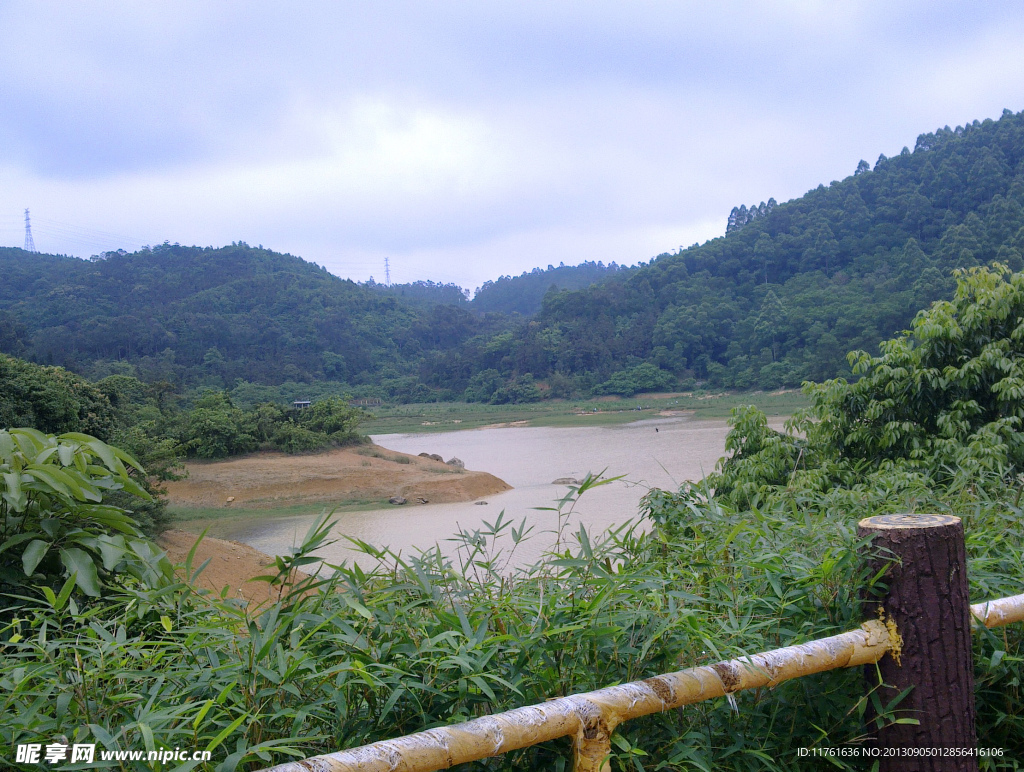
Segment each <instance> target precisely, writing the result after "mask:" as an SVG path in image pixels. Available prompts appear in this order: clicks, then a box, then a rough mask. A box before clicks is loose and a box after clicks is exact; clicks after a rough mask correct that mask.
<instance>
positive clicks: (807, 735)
mask: <svg viewBox="0 0 1024 772" xmlns="http://www.w3.org/2000/svg"><path fill="white" fill-rule="evenodd" d="M589 484H590V483H589V482H588V483H586V484H585V485H584V486H581V487H582V488H586V487H587V486H588V485H589ZM807 503H808V504H810V503H811V502H807ZM927 503H928V505H929V506H930V508H932V509H936V510H942V511H949V506H950V505H949V502H943V501H941V500H940V499H933V500H931V501H928V502H927ZM648 507H649V511H650V513H651V515H652V516H653V517H654V518H655V520H656V521H657V522H658V523H659V526H658V528H657V530H656V531H655V532H654V534H653V535H652V536H646V535H643V534H640V533H639V532H638V531H637V530H636V529H635V528H634V527H631V526H625V527H623V528H622V529H620V530H619V531H618V532H616V533H614V534H611V535H610V536H609V537H608V538H607V539H604V540H599V541H595V540H592V539H591V538H590V536H589V535H588V534H587V533H586V531H584V530H580V531H579V532H577V534H576V535H575V537H574V538H572V539H563V540H562V543H561V545H560V546H559V548H558V551H557V552H553V553H551V554H549V555H548V556H547V557H546V558H545V559H544V560H543V561H542V562H541V563H538V564H537V565H535V566H532V567H528V568H523V569H519V570H514V571H509V570H508V565H509V560H510V558H511V559H513V560H514V549H515V545H516V543H517V542H518V541H520V540H521V539H522V538H525V534H524V533H523V526H522V525H520V526H519V527H518V528H515V527H513V526H512V525H510V524H509V523H508V521H505V520H504V519H501V518H499V521H498V522H496V523H494V524H493V527H492V528H490V529H488V530H487V531H485V532H482V533H472V534H470V533H464V534H462V535H461V536H460V539H459V541H458V542H457V546H458V548H459V549H458V553H457V555H456V557H455V559H454V560H449V559H447V558H445V557H443V556H442V555H441V554H440V552H439V551H436V550H435V551H431V552H428V553H426V554H424V555H421V556H419V557H417V558H414V559H403V558H399V557H397V556H395V555H392V554H390V553H387V552H381V551H378V550H375V549H374V548H372V547H370V546H369V545H363V548H364V550H365V551H366V552H367V553H368V560H367V562H368V563H374V564H376V565H377V567H376V568H374V569H372V570H362V569H360V568H358V567H355V566H344V567H340V568H339V569H338V570H337V571H335V572H334V573H332V574H331V575H330V578H328V579H323V580H321V579H310V580H307V581H305V582H301V583H299V584H297V585H295V586H291V587H290V586H288V585H287V584H284V583H283V581H282V580H283V579H284V578H285V577H287V576H289V575H290V574H291V571H292V569H293V567H297V566H302V565H303V564H304V563H305V561H306V560H308V559H309V555H308V553H309V552H310V551H311V550H313V549H315V548H316V547H318V546H320V545H321V544H322V543H323V541H324V540H325V538H326V536H327V531H326V527H325V526H322V527H319V528H316V527H314V528H313V529H311V533H310V534H309V535H308V536H307V539H306V543H305V545H304V546H303V547H302V548H300V549H298V550H296V551H295V554H294V555H292V556H290V557H288V558H281V559H280V561H279V565H278V568H279V571H278V572H277V575H276V576H274V577H271V579H272V581H274V582H275V583H277V584H278V585H279V586H280V587H281V599H280V601H279V602H278V603H276V604H274V605H272V606H270V607H267V608H263V609H256V610H246V609H243V608H241V607H240V606H238V605H237V604H236V603H235V602H232V601H227V600H224V599H221V598H216V597H210V596H208V595H204V594H202V593H200V592H197V591H196V590H195V589H194V588H193V586H192V585H191V584H189V583H187V582H175V581H174V580H172V579H171V578H169V577H168V576H167V575H166V574H165V573H161V572H159V571H152V572H150V573H149V574H148V575H147V576H144V577H143V578H142V580H141V581H137V582H131V583H126V584H123V585H121V586H112V587H110V588H108V590H107V591H106V592H104V594H103V597H102V598H101V599H100V600H98V601H89V600H88V599H87V598H85V597H83V596H82V595H81V594H79V593H77V592H62V593H60V594H59V595H58V596H54V595H53V594H52V593H40V592H38V591H35V590H33V589H32V588H31V587H29V586H26V587H25V588H24V590H23V593H22V595H21V597H19V598H12V599H11V601H10V602H11V604H12V605H11V607H10V609H9V614H10V616H9V617H8V619H9V620H11V621H9V623H8V625H7V627H6V629H5V630H4V631H3V638H4V645H3V647H2V656H0V700H2V709H0V715H2V716H3V719H2V721H0V726H2V727H3V729H0V732H2V733H3V734H2V735H0V737H2V742H0V746H2V747H0V754H6V753H8V752H9V750H10V748H11V744H15V743H19V742H28V741H40V740H42V741H44V742H45V741H47V740H48V739H50V738H56V737H59V736H65V737H67V738H68V739H69V740H71V741H72V742H83V741H84V742H97V743H99V745H100V746H101V747H106V748H122V749H141V748H159V747H170V748H175V747H182V748H185V747H190V748H191V747H194V748H197V749H210V750H212V751H213V752H214V762H213V763H211V764H210V765H209V767H208V768H209V769H216V770H232V769H259V768H262V767H263V766H266V765H269V763H271V762H272V761H282V760H285V759H287V758H289V757H294V756H306V755H312V754H315V753H321V752H326V751H330V750H335V749H338V748H342V747H352V746H355V745H359V744H362V743H366V742H371V741H374V740H378V739H384V738H387V737H393V736H396V735H401V734H405V733H410V732H414V731H419V730H421V729H424V728H428V727H431V726H438V725H443V724H448V723H452V722H457V721H462V720H465V719H468V718H472V717H476V716H480V715H484V714H487V713H491V712H495V711H500V710H506V709H509V708H512V707H517V706H520V705H525V704H531V703H536V702H543V701H544V700H545V699H547V698H549V697H552V696H560V695H564V694H570V693H573V692H579V691H585V690H589V689H594V688H598V687H601V686H605V685H609V684H612V683H617V682H624V681H628V680H634V679H639V678H644V677H647V676H650V675H653V674H656V673H659V672H667V671H671V670H675V669H678V668H680V667H684V666H688V665H692V664H700V663H708V662H714V661H717V660H719V659H722V658H726V657H730V656H735V655H737V654H740V653H743V652H748V653H749V652H753V651H760V650H764V649H766V648H772V647H776V646H784V645H788V644H792V643H797V642H800V641H804V640H808V639H812V638H817V637H821V636H824V635H829V634H833V633H836V632H840V631H843V630H846V629H850V628H852V627H855V626H856V625H857V624H858V623H859V621H860V619H861V616H862V610H861V609H860V607H859V603H858V600H857V590H858V588H860V587H862V586H864V585H865V584H867V583H868V580H867V577H865V576H864V575H863V573H862V571H861V569H860V567H859V566H860V564H859V562H858V561H857V559H856V558H855V552H854V548H855V547H856V539H855V536H854V532H853V531H854V527H855V526H854V519H852V518H850V517H849V513H848V512H847V511H846V510H845V509H843V508H841V507H840V508H821V509H816V508H815V507H813V506H810V507H806V508H805V507H797V506H795V505H793V506H782V505H776V506H773V507H771V508H768V509H760V508H757V509H752V510H748V511H744V512H738V511H736V510H735V509H732V508H729V507H728V506H723V505H721V504H718V503H716V502H710V503H709V502H708V501H707V500H706V498H705V496H704V495H703V494H702V493H701V492H700V491H698V490H696V489H690V490H687V491H684V492H682V493H680V494H663V493H658V494H655V495H652V496H651V497H650V498H649V500H648ZM890 508H891V504H890V502H889V500H888V496H887V493H886V491H885V490H884V489H879V490H877V491H875V492H874V494H873V495H865V496H864V497H863V500H862V502H861V508H860V509H859V511H858V513H857V514H858V515H870V514H873V513H875V512H880V511H888V510H889V509H890ZM955 511H957V512H958V513H959V514H961V515H966V516H967V518H968V523H969V524H970V527H969V531H968V532H969V534H970V540H969V545H968V548H969V552H970V555H971V571H972V573H971V580H972V594H973V595H974V597H977V598H980V597H991V596H997V595H1005V594H1009V593H1010V592H1013V591H1015V590H1016V589H1019V577H1020V576H1021V570H1022V565H1021V554H1022V551H1024V545H1022V540H1021V533H1020V526H1019V522H1020V518H1021V516H1022V513H1021V511H1020V510H1019V509H1017V508H1015V507H1009V506H1005V505H1002V504H999V503H998V502H996V501H993V500H990V499H985V498H978V499H976V500H974V501H972V502H970V503H969V504H968V503H967V502H965V501H960V502H958V505H957V507H956V510H955ZM993 534H1002V535H1003V538H1002V540H996V539H993V538H992V536H993ZM497 545H503V548H504V549H502V547H499V546H497ZM570 545H571V546H570ZM510 553H511V554H510ZM370 557H372V558H373V560H372V561H371V560H369V558H370ZM378 561H379V562H378ZM197 570H198V567H196V566H194V565H191V564H189V565H187V567H186V572H187V575H188V576H190V577H194V576H195V574H196V573H197ZM317 584H320V586H319V587H317V586H316V585H317ZM12 617H13V618H12ZM1021 655H1022V650H1021V635H1020V631H1018V630H1008V631H1003V632H1000V633H999V634H998V635H993V634H979V635H978V637H977V639H976V662H977V663H978V664H977V669H978V676H979V692H978V697H979V708H980V712H981V718H982V725H981V731H982V735H981V736H983V737H985V738H986V744H988V745H991V746H1002V747H1004V748H1006V749H1007V753H1008V756H1009V757H1010V758H1013V757H1014V756H1018V757H1019V754H1020V753H1022V752H1024V743H1022V740H1021V738H1022V737H1024V715H1022V708H1021V705H1022V699H1021V698H1022V697H1024V695H1021V693H1020V679H1021V675H1022V672H1021V671H1022V667H1021ZM865 705H866V702H865V698H864V689H863V681H862V674H861V672H860V671H839V672H834V673H828V674H822V675H819V676H811V677H807V678H802V679H798V680H797V681H793V682H790V683H787V684H784V685H782V686H780V687H778V688H776V689H773V690H764V691H761V692H756V693H741V694H737V695H736V696H735V703H731V702H730V701H728V700H724V699H723V700H715V701H712V702H708V703H702V704H700V705H696V706H692V707H689V708H686V709H683V710H680V711H673V712H671V713H668V714H662V715H656V716H651V717H648V718H645V719H640V720H637V721H632V722H628V723H627V724H625V725H623V726H622V727H620V730H619V732H618V734H617V736H616V744H615V752H616V759H615V764H614V768H615V769H635V770H645V769H649V770H655V769H704V770H710V769H715V770H719V769H725V770H762V769H780V770H781V769H794V768H800V764H799V760H798V759H797V757H796V749H797V748H800V747H809V746H823V745H835V744H839V743H846V742H857V741H858V739H859V738H861V737H862V736H863V732H864V728H863V725H862V719H863V713H864V708H865ZM568 758H569V753H568V744H567V742H555V743H550V744H547V745H545V746H541V747H537V748H533V749H528V750H524V751H522V752H519V753H516V754H510V755H508V756H506V757H503V758H501V759H496V760H490V761H487V762H480V763H479V764H475V765H469V766H470V767H472V768H480V769H485V768H486V769H564V768H566V767H565V765H566V764H567V763H571V762H567V759H568ZM125 768H129V769H139V770H143V769H147V768H148V767H146V766H145V765H142V764H139V765H136V766H135V767H132V766H131V765H127V764H126V765H125ZM175 768H178V769H187V768H188V766H181V767H175ZM1008 768H1012V767H1008Z"/></svg>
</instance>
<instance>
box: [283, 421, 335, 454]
mask: <svg viewBox="0 0 1024 772" xmlns="http://www.w3.org/2000/svg"><path fill="white" fill-rule="evenodd" d="M270 442H271V445H272V446H273V447H274V448H275V449H276V450H283V451H284V452H285V453H307V452H310V451H314V450H322V449H324V448H326V447H327V446H328V445H329V444H330V438H328V436H327V435H326V434H324V433H323V432H314V431H310V430H309V429H306V428H304V427H302V426H296V425H295V424H292V423H285V424H282V425H281V426H280V427H279V428H278V430H277V431H276V432H275V433H274V436H273V437H272V438H271V441H270Z"/></svg>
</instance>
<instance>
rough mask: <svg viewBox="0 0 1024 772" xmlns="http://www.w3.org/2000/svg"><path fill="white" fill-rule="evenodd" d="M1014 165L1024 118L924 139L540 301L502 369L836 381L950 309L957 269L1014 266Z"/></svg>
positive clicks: (1018, 198)
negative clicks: (714, 233) (703, 238)
mask: <svg viewBox="0 0 1024 772" xmlns="http://www.w3.org/2000/svg"><path fill="white" fill-rule="evenodd" d="M1022 159H1024V113H1018V114H1012V113H1010V112H1008V111H1004V113H1003V116H1002V118H1001V119H1000V120H998V121H992V120H986V121H984V122H978V121H975V122H974V123H972V124H969V125H966V126H963V127H957V128H956V129H955V130H950V129H949V128H948V127H947V128H944V129H941V130H939V131H936V132H934V133H932V134H923V135H921V136H920V137H918V139H917V143H916V146H915V148H914V150H913V151H911V150H910V149H908V148H905V149H904V150H903V152H902V153H901V154H900V155H898V156H895V157H893V158H885V157H884V156H883V157H879V159H878V161H877V162H876V163H875V164H874V167H873V168H872V167H871V166H870V165H869V164H867V163H866V162H864V161H861V163H860V164H859V165H858V166H857V169H856V171H855V173H854V174H853V175H851V176H850V177H848V178H846V179H845V180H842V181H841V182H833V183H831V184H830V185H829V186H828V187H825V186H819V187H818V188H817V189H815V190H812V191H810V192H809V193H807V194H806V195H805V196H803V197H802V198H799V199H796V200H794V201H790V202H788V203H784V204H780V205H777V206H774V207H768V206H765V207H763V208H758V216H753V217H752V216H751V215H750V212H751V210H745V211H741V210H739V209H737V210H734V211H733V214H732V216H731V217H730V229H729V232H728V233H727V234H726V235H725V236H724V237H722V238H718V239H715V240H714V241H711V242H708V243H706V244H704V245H703V246H700V247H693V248H690V249H688V250H685V251H683V252H681V253H678V254H665V255H661V256H659V257H658V258H657V259H656V260H655V261H654V262H653V263H652V264H651V265H649V266H645V267H643V268H641V269H640V270H638V271H636V272H634V273H632V274H631V275H630V276H629V278H628V279H627V280H626V281H624V282H607V283H604V284H601V285H599V286H597V287H593V288H590V289H586V290H581V291H577V292H562V293H559V294H558V295H549V296H548V297H546V298H545V301H544V308H543V310H542V312H541V313H540V315H539V316H538V318H537V322H538V323H537V324H535V325H530V326H528V327H525V328H524V330H523V335H522V336H521V337H519V338H517V339H516V340H514V341H509V344H508V348H509V352H508V353H509V356H510V357H511V358H512V360H513V361H514V362H515V366H516V368H517V369H518V370H520V371H523V372H525V371H529V372H531V373H533V374H534V375H535V376H541V377H543V376H545V375H547V374H549V373H552V372H556V371H557V372H562V373H566V374H592V375H591V376H590V380H591V381H593V380H595V379H596V377H606V375H607V374H608V373H609V372H611V371H613V370H618V369H621V368H625V367H630V366H633V365H636V364H638V363H640V362H650V363H654V364H656V365H658V366H659V367H660V368H662V369H663V370H665V371H667V372H669V373H671V374H673V375H676V376H680V377H685V376H687V375H692V376H694V377H696V378H698V379H709V380H710V381H711V382H712V383H714V384H717V385H723V386H736V387H748V386H753V385H761V386H765V387H774V386H782V385H791V384H797V383H799V382H800V381H801V380H803V379H805V378H810V379H822V378H826V377H831V376H834V375H836V374H837V373H839V372H842V371H845V362H844V355H845V353H846V351H847V350H849V349H851V348H863V349H868V350H874V349H875V347H876V346H877V343H878V341H880V340H882V339H883V338H886V337H888V336H889V335H891V334H892V333H893V332H895V331H898V330H901V329H905V328H907V327H908V326H909V323H910V320H911V318H912V315H913V313H914V312H915V311H916V310H917V309H919V308H922V307H925V306H927V304H928V303H929V302H931V301H933V300H935V299H937V298H940V297H944V296H946V295H948V294H949V293H950V292H951V291H952V287H953V280H952V278H951V271H952V269H954V268H956V267H968V266H973V265H978V264H981V263H988V262H989V261H992V260H999V261H1002V262H1004V263H1006V264H1008V265H1009V266H1011V267H1013V268H1015V269H1018V268H1020V267H1021V266H1022V260H1021V252H1022V249H1024V230H1022V226H1024V209H1022V204H1024V163H1022ZM744 215H746V216H744Z"/></svg>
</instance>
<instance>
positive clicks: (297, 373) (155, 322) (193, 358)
mask: <svg viewBox="0 0 1024 772" xmlns="http://www.w3.org/2000/svg"><path fill="white" fill-rule="evenodd" d="M0 276H2V277H3V281H2V282H0V350H2V351H5V352H7V353H11V354H15V355H18V356H25V357H27V358H30V359H33V360H34V361H36V362H40V363H44V364H57V365H62V366H66V367H69V368H71V369H74V370H77V371H80V372H84V373H86V374H89V375H93V376H102V375H105V374H108V373H109V372H122V371H123V366H130V367H131V368H133V369H134V372H136V373H137V374H138V375H139V376H140V377H142V378H143V379H145V380H149V381H154V380H167V381H171V382H176V383H182V384H185V385H196V384H204V385H209V386H214V387H225V386H226V387H230V386H231V385H233V384H234V383H235V382H236V380H238V379H243V380H247V381H252V382H258V383H268V384H276V383H281V382H283V381H288V380H291V381H310V380H325V379H326V380H334V381H339V382H345V383H349V384H361V383H373V384H374V385H376V386H380V385H382V384H384V385H385V386H386V388H387V389H388V390H389V393H390V394H391V395H393V396H396V397H399V398H408V399H414V398H429V397H430V394H429V392H427V391H426V390H425V389H424V388H423V387H422V386H419V382H418V379H417V377H416V375H415V368H416V366H417V364H418V363H419V361H420V360H421V359H422V358H423V357H424V356H426V355H427V354H428V353H429V352H431V351H438V350H441V351H443V350H447V349H450V348H452V347H454V346H457V345H458V344H460V343H462V342H464V341H465V339H466V338H467V337H468V336H469V335H470V334H479V333H481V332H483V333H486V332H487V331H488V330H489V327H488V325H489V324H490V322H489V321H488V319H487V318H480V317H478V315H476V314H471V313H470V312H468V311H465V310H461V309H458V308H455V307H451V306H446V305H439V306H435V307H430V308H414V307H412V306H410V305H408V304H405V303H402V302H401V301H400V300H399V299H396V298H393V297H387V296H382V295H380V294H379V293H377V292H374V291H373V290H371V289H369V288H367V287H364V286H360V285H358V284H355V283H353V282H351V281H347V280H343V279H339V278H338V277H336V276H333V275H332V274H330V273H328V272H327V271H326V270H324V269H322V268H319V267H317V266H316V265H314V264H312V263H307V262H305V261H303V260H301V259H299V258H297V257H293V256H291V255H281V254H277V253H274V252H271V251H268V250H263V249H254V248H251V247H249V246H247V245H245V244H236V245H232V246H230V247H223V248H220V249H212V248H199V247H182V246H178V245H169V244H164V245H162V246H158V247H154V248H152V249H148V250H143V251H141V252H136V253H133V254H123V253H107V254H106V255H105V256H104V257H103V258H102V259H93V260H80V259H77V258H71V257H59V256H53V255H41V254H34V253H28V252H24V251H23V250H20V249H13V248H2V249H0ZM111 363H119V364H120V365H122V367H121V368H120V369H118V368H113V369H111V368H112V364H111Z"/></svg>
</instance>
